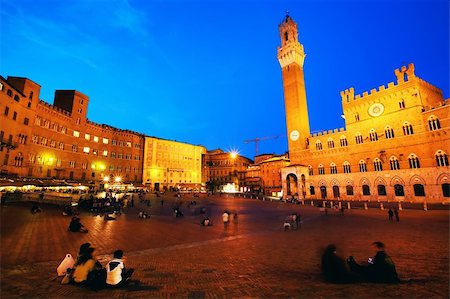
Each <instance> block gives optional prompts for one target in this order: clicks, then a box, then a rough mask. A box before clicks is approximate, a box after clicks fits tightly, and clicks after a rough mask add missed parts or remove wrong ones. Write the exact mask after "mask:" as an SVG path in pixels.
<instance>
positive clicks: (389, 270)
mask: <svg viewBox="0 0 450 299" xmlns="http://www.w3.org/2000/svg"><path fill="white" fill-rule="evenodd" d="M372 245H373V247H374V249H375V251H376V255H375V257H374V258H373V259H372V258H369V261H368V264H367V265H360V264H358V263H357V262H356V261H355V259H354V258H353V257H352V256H350V257H349V258H348V259H347V263H348V264H349V266H350V269H351V270H352V271H353V272H355V273H357V274H359V275H361V277H362V278H363V279H364V280H367V281H370V282H381V283H399V282H400V279H399V278H398V275H397V270H396V269H395V264H394V262H393V261H392V259H391V257H390V256H389V255H388V254H387V253H386V251H385V249H384V244H383V243H382V242H379V241H376V242H373V243H372Z"/></svg>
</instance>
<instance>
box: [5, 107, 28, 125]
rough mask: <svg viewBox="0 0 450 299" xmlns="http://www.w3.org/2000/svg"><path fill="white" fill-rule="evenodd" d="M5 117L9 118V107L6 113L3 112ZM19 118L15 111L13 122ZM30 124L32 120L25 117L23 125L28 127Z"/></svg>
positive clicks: (6, 108)
mask: <svg viewBox="0 0 450 299" xmlns="http://www.w3.org/2000/svg"><path fill="white" fill-rule="evenodd" d="M3 115H4V116H5V117H8V115H9V107H8V106H5V111H4V112H3ZM17 118H18V114H17V112H16V111H13V113H12V120H17ZM29 122H30V120H29V119H28V118H27V117H24V119H23V124H24V125H26V126H28V124H29Z"/></svg>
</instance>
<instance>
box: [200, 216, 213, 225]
mask: <svg viewBox="0 0 450 299" xmlns="http://www.w3.org/2000/svg"><path fill="white" fill-rule="evenodd" d="M200 224H201V225H202V226H212V225H213V223H212V221H211V219H209V217H205V218H203V219H202V222H201V223H200Z"/></svg>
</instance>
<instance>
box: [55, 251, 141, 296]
mask: <svg viewBox="0 0 450 299" xmlns="http://www.w3.org/2000/svg"><path fill="white" fill-rule="evenodd" d="M94 250H95V249H94V248H93V247H91V244H90V243H84V244H82V245H81V246H80V251H79V253H78V256H77V258H76V261H75V263H74V266H73V267H71V268H68V269H67V270H66V272H65V276H64V278H63V280H62V281H61V283H62V284H68V283H75V284H77V285H80V286H86V287H89V288H91V289H92V290H100V289H102V288H105V287H120V286H122V285H125V284H127V283H129V282H130V281H131V276H132V274H133V271H134V270H133V269H128V270H127V269H125V264H124V257H123V251H122V250H121V249H118V250H116V251H114V254H113V259H112V260H110V261H109V262H108V264H107V265H106V267H105V268H103V266H102V264H101V263H100V262H99V261H98V260H97V259H95V258H94V257H93V252H94ZM68 256H70V255H68ZM63 263H65V260H63V262H62V263H61V265H62V264H63ZM58 268H59V267H58ZM134 282H135V283H138V282H137V281H134Z"/></svg>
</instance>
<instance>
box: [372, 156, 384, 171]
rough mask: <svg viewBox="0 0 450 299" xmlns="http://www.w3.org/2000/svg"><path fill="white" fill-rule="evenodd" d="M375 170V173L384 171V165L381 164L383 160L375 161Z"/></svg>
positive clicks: (376, 159) (377, 159)
mask: <svg viewBox="0 0 450 299" xmlns="http://www.w3.org/2000/svg"><path fill="white" fill-rule="evenodd" d="M373 168H374V169H375V171H382V170H383V164H382V163H381V160H380V159H379V158H375V159H374V160H373Z"/></svg>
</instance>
